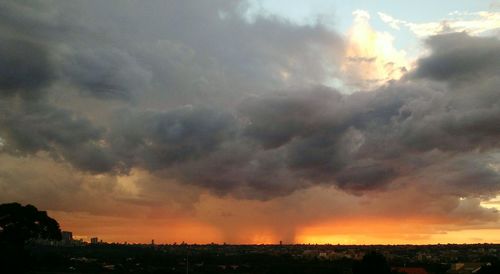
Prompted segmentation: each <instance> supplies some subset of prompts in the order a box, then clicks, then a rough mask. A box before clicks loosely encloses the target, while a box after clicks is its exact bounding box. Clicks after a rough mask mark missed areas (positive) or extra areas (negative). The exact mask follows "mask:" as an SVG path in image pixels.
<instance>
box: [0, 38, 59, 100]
mask: <svg viewBox="0 0 500 274" xmlns="http://www.w3.org/2000/svg"><path fill="white" fill-rule="evenodd" d="M54 76H55V75H54V71H53V68H52V63H51V61H50V56H49V52H48V50H47V49H46V48H45V47H44V46H43V45H41V44H38V43H35V42H30V41H26V40H12V39H5V40H4V39H2V40H1V41H0V96H12V95H14V94H19V95H21V96H22V97H23V98H38V97H40V96H41V93H42V92H41V89H43V88H44V87H46V86H47V85H48V84H49V83H50V82H51V80H52V79H53V78H54Z"/></svg>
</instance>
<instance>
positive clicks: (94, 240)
mask: <svg viewBox="0 0 500 274" xmlns="http://www.w3.org/2000/svg"><path fill="white" fill-rule="evenodd" d="M90 243H91V244H98V243H99V239H97V237H93V238H90Z"/></svg>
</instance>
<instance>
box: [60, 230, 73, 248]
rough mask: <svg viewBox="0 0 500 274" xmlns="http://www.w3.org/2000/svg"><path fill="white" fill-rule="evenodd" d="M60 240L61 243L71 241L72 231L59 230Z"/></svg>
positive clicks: (64, 243)
mask: <svg viewBox="0 0 500 274" xmlns="http://www.w3.org/2000/svg"><path fill="white" fill-rule="evenodd" d="M61 241H62V244H63V245H69V244H72V243H73V232H71V231H62V232H61Z"/></svg>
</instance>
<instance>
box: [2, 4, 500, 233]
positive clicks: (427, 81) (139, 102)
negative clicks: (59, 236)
mask: <svg viewBox="0 0 500 274" xmlns="http://www.w3.org/2000/svg"><path fill="white" fill-rule="evenodd" d="M248 5H249V4H248V3H246V2H244V1H229V0H220V1H210V2H208V1H207V2H205V1H148V2H145V3H144V2H139V1H127V2H122V1H106V2H101V1H85V2H83V1H81V2H67V1H49V2H45V1H33V2H29V3H28V2H25V1H20V2H19V1H6V2H4V3H1V4H0V34H1V35H2V39H1V41H0V161H1V162H2V164H1V167H0V189H8V191H5V192H2V193H1V194H0V201H9V200H12V199H16V200H20V201H26V202H31V201H35V202H37V203H39V204H40V206H41V207H42V208H46V209H49V210H55V211H60V212H62V211H74V212H80V213H82V212H86V214H87V213H89V214H91V215H92V214H95V215H109V216H117V215H118V216H121V215H122V213H119V212H120V211H121V208H120V207H122V206H123V205H126V206H127V208H129V211H130V212H131V214H132V213H134V214H137V216H143V215H144V214H147V215H148V216H152V217H154V218H158V219H161V218H165V219H168V218H173V217H176V218H177V217H179V216H180V215H182V216H184V215H189V216H191V217H190V218H193V219H189V220H188V221H186V222H192V221H193V220H196V222H203V223H204V224H209V225H210V226H211V227H212V228H213V227H215V228H216V229H215V230H216V231H218V232H214V234H213V235H214V236H213V237H214V239H216V240H226V239H227V240H231V241H254V240H255V241H267V240H266V239H274V238H273V237H274V236H269V235H275V236H276V234H281V235H285V236H283V237H284V238H286V240H288V241H294V240H297V241H299V240H300V239H302V238H297V237H299V236H297V235H298V234H300V233H299V232H298V231H299V230H300V229H301V228H303V226H305V225H309V224H318V223H321V222H323V221H325V222H326V221H327V220H332V219H334V218H339V219H342V218H351V217H352V216H358V217H362V216H369V217H370V218H372V217H373V218H376V217H388V218H397V217H400V216H401V215H403V214H408V215H409V216H410V217H412V218H414V219H415V220H421V219H423V218H424V217H425V216H427V217H428V218H436V219H440V220H444V221H442V222H438V223H439V225H443V226H444V225H446V224H449V223H453V221H452V219H453V218H463V219H462V222H463V223H464V224H472V223H474V222H475V221H477V220H480V221H481V220H482V221H484V222H493V223H495V222H496V220H497V212H496V211H495V210H492V209H487V208H484V207H482V205H481V201H483V200H487V199H490V198H493V197H495V196H496V195H498V194H499V193H500V90H499V87H500V78H499V74H498V72H499V71H500V40H499V39H498V38H497V37H476V36H471V35H469V34H467V33H465V32H463V33H449V34H441V35H437V36H432V37H429V38H427V39H426V40H425V41H426V43H425V45H426V47H427V50H428V54H427V55H426V56H422V57H420V58H419V59H418V60H417V61H416V62H415V67H414V68H413V69H411V70H409V71H408V72H407V73H406V68H403V67H401V68H397V69H398V77H397V79H396V78H393V80H390V79H389V80H387V79H385V78H384V79H382V80H383V81H382V80H381V79H378V80H377V81H376V82H373V81H372V82H370V84H369V85H368V84H366V85H365V84H363V85H362V88H363V89H364V91H356V92H352V93H346V92H345V91H343V90H342V87H339V88H337V89H336V88H333V87H332V85H329V83H330V82H329V81H330V80H331V79H337V80H338V81H340V82H342V81H343V83H344V85H345V86H350V85H351V84H352V81H354V80H356V81H358V80H359V81H362V80H360V79H361V78H362V77H363V71H365V70H364V69H363V68H362V67H361V65H362V64H357V65H356V66H354V65H352V64H351V65H349V64H350V63H349V62H351V63H352V62H354V61H355V62H358V61H359V62H364V61H367V62H368V63H369V62H371V61H370V60H365V59H359V58H361V57H359V56H361V55H359V54H364V53H363V52H364V51H363V52H361V53H359V51H360V50H361V49H358V50H356V49H353V46H352V45H351V44H352V43H353V42H352V41H350V42H349V41H348V42H344V39H343V38H342V36H341V35H339V34H337V33H336V32H335V31H333V30H332V29H330V28H328V27H327V26H324V25H322V24H321V22H319V21H318V23H316V24H314V25H299V24H296V23H293V22H291V21H288V20H285V19H282V18H280V17H274V16H259V15H258V16H254V17H249V16H248V14H247V9H248ZM358 23H359V22H358ZM363 24H368V23H367V22H365V21H363ZM358 28H359V27H358ZM356 29H357V28H356V27H355V28H353V29H352V31H355V30H356ZM367 29H368V30H370V33H371V32H373V30H371V29H370V28H369V26H367V25H364V28H363V30H364V31H365V32H367ZM363 33H364V32H363ZM363 33H362V34H363ZM358 35H359V33H358ZM370 35H375V34H373V33H372V34H370ZM377 35H379V36H380V35H381V34H377ZM352 37H358V36H356V35H355V34H353V33H351V34H350V38H349V39H348V40H352V39H354V38H352ZM380 37H382V36H380ZM380 37H379V38H380ZM382 38H383V37H382ZM382 38H380V39H382ZM358 42H359V41H358ZM356 46H357V47H360V45H359V44H356ZM390 49H391V52H396V50H395V49H393V48H392V47H391V48H390ZM379 51H381V50H379V49H377V50H372V49H370V50H368V51H367V52H368V53H366V54H372V53H373V54H376V53H377V52H379ZM357 53H359V54H358V55H359V56H358V55H356V56H354V57H353V56H350V54H351V55H352V54H357ZM396 53H397V56H398V58H400V59H401V58H403V57H401V56H402V54H400V53H399V52H396ZM396 53H394V54H396ZM346 56H347V57H346ZM363 56H364V55H363ZM342 58H348V60H347V61H346V60H342ZM349 58H350V59H349ZM353 58H358V59H353ZM363 58H364V57H363ZM374 58H375V57H374ZM373 60H376V59H373ZM346 62H347V63H346ZM359 62H358V63H359ZM377 62H378V63H377V68H378V69H379V70H384V71H385V70H386V69H387V66H386V65H387V62H389V61H387V62H386V61H385V59H383V60H382V59H379V60H378V61H377ZM398 62H399V61H398ZM400 63H404V64H406V61H405V62H403V61H401V62H399V63H398V64H397V65H398V66H399V65H401V64H400ZM346 64H348V65H346ZM392 65H394V64H392ZM346 66H347V67H346ZM382 67H383V68H382ZM391 70H392V68H391ZM366 71H368V70H366ZM403 73H406V74H404V75H402V77H401V78H399V77H400V76H401V75H400V74H403ZM379 74H380V73H379ZM370 75H371V74H370ZM370 75H368V76H369V77H368V76H366V75H365V76H366V77H367V78H366V77H365V78H366V79H368V78H370V77H372V76H373V75H371V76H370ZM375 76H377V77H379V76H380V75H378V74H377V75H375ZM375 76H373V77H375ZM383 76H384V77H386V76H387V75H385V74H384V75H383ZM387 77H388V76H387ZM353 79H354V80H353ZM368 80H369V79H368ZM341 86H342V85H341ZM368 87H369V89H368ZM350 88H352V87H350ZM21 166H23V167H24V168H20V167H21ZM52 173H58V174H59V175H57V176H55V177H54V175H52ZM322 189H323V190H324V191H322ZM40 192H43V193H46V195H50V196H51V197H57V198H56V199H55V200H51V199H49V198H47V200H43V199H42V200H40V198H39V196H40V195H42V194H41V193H40ZM415 193H420V194H421V196H420V197H418V198H417V197H416V194H415ZM401 195H403V196H401ZM99 197H105V198H104V199H102V200H101V198H99ZM314 197H318V200H317V201H315V198H314ZM390 197H395V198H390ZM401 197H406V198H405V199H403V198H401ZM73 199H76V200H77V201H79V203H80V204H79V205H78V206H76V205H74V204H72V203H73V202H72V201H73ZM97 200H99V202H102V203H101V204H95V202H96V201H97ZM414 200H420V201H421V205H420V206H419V208H415V205H414V203H413V201H414ZM318 201H321V203H320V202H318ZM363 204H373V206H368V207H365V206H363ZM247 206H248V207H256V208H258V211H256V212H248V210H249V209H248V208H246V207H247ZM167 208H168V209H167ZM221 208H222V209H224V208H226V209H224V210H222V212H221V214H222V215H217V214H215V215H214V213H213V212H219V211H220V210H221ZM231 208H233V210H232V209H231ZM226 211H227V212H226ZM145 212H147V213H145ZM179 212H187V213H186V214H184V215H183V214H180V213H179ZM238 212H239V214H240V215H237V216H235V215H234V214H238ZM380 212H383V214H380ZM264 213H266V214H268V215H266V214H264ZM296 213H300V214H296ZM221 216H223V217H221ZM242 216H253V217H254V219H253V220H255V222H254V223H253V224H252V223H249V222H248V220H246V221H245V220H244V217H242ZM277 216H278V217H277ZM184 217H185V216H184ZM184 217H183V218H184ZM64 218H67V219H68V220H69V219H71V218H70V217H68V216H66V217H64ZM274 218H284V219H286V220H288V221H289V222H290V228H283V227H280V224H279V222H277V221H276V220H275V219H274ZM183 220H184V219H183ZM469 221H470V222H469ZM226 222H227V223H226ZM245 226H248V227H247V228H245ZM334 226H335V225H334ZM235 228H238V229H242V231H243V232H242V235H243V236H242V237H241V238H238V237H236V236H234V235H233V234H231V233H230V231H232V230H234V229H235ZM254 228H255V229H260V230H262V231H272V232H269V233H268V234H266V233H264V234H265V235H268V236H269V237H268V236H265V237H264V236H263V237H264V238H252V237H253V236H251V235H253V234H252V233H251V232H250V230H251V229H254ZM178 229H179V230H182V228H178ZM217 229H218V230H217ZM245 229H248V231H247V232H248V235H247V234H245V233H247V232H245V231H244V230H245ZM441 229H444V228H435V227H434V228H433V229H431V230H430V232H429V233H434V232H440V231H442V230H441ZM273 233H274V234H273ZM221 234H222V236H221ZM266 237H268V238H266ZM252 239H253V240H252ZM259 239H260V240H259ZM200 241H204V240H200Z"/></svg>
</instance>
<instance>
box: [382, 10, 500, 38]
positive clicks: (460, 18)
mask: <svg viewBox="0 0 500 274" xmlns="http://www.w3.org/2000/svg"><path fill="white" fill-rule="evenodd" d="M378 15H379V17H380V19H381V20H382V21H384V22H385V23H387V24H388V25H389V26H390V27H391V28H393V29H396V30H399V29H401V27H406V28H408V29H409V30H410V31H411V32H413V33H414V34H415V35H417V36H419V37H426V36H431V35H436V34H439V33H446V32H462V31H465V32H467V33H469V34H471V35H480V34H482V33H485V32H488V31H493V30H496V29H499V28H500V12H490V11H479V12H460V11H453V12H451V13H449V14H448V17H447V18H444V19H442V20H440V21H435V22H425V23H415V22H410V21H405V20H401V19H397V18H394V17H392V16H391V15H389V14H386V13H383V12H378Z"/></svg>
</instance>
